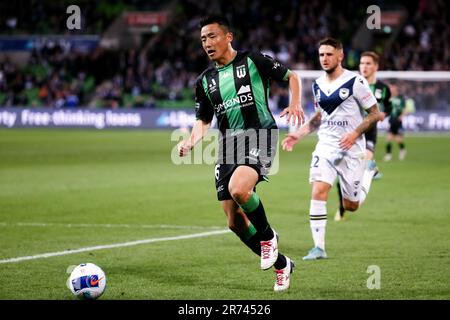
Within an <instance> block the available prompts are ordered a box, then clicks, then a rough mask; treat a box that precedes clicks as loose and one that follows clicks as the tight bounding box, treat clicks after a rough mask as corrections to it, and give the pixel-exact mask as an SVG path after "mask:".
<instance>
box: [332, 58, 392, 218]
mask: <svg viewBox="0 0 450 320" xmlns="http://www.w3.org/2000/svg"><path fill="white" fill-rule="evenodd" d="M379 61H380V57H379V56H378V54H376V53H375V52H373V51H365V52H363V53H362V54H361V58H360V60H359V72H360V73H361V75H362V76H363V77H364V78H366V80H367V82H368V83H369V87H370V89H371V90H372V93H373V94H374V96H375V98H376V99H377V102H378V107H379V109H380V119H379V121H383V120H384V118H386V117H387V116H389V115H390V113H391V110H392V107H391V103H390V98H391V91H390V90H389V86H388V85H386V84H385V83H383V82H381V81H380V80H378V79H377V71H378V67H379ZM377 131H378V130H377V125H376V123H375V124H374V125H373V126H372V127H371V128H370V129H369V130H368V131H367V132H366V133H365V134H364V135H365V138H366V160H368V162H367V168H366V172H365V174H372V170H371V169H372V168H376V167H377V165H376V163H375V159H374V154H375V147H376V144H377V134H378V132H377ZM373 177H374V179H377V178H378V179H379V178H381V173H380V172H379V171H378V169H377V170H376V173H375V175H374V176H373ZM337 190H338V195H339V210H338V211H337V212H336V215H335V216H334V220H336V221H341V220H342V219H343V218H344V215H345V209H344V206H343V205H342V194H341V191H340V190H341V188H340V186H339V182H338V188H337Z"/></svg>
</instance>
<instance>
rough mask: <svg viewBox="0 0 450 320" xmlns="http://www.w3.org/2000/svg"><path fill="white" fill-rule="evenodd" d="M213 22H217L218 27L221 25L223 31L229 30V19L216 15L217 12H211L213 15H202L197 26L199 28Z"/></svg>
mask: <svg viewBox="0 0 450 320" xmlns="http://www.w3.org/2000/svg"><path fill="white" fill-rule="evenodd" d="M213 23H217V24H218V25H219V26H220V27H222V28H223V29H224V30H225V32H229V31H230V29H231V28H230V21H228V19H227V18H226V17H224V16H221V15H218V14H213V15H209V16H206V17H204V18H203V19H202V20H200V23H199V27H200V29H201V28H203V27H204V26H206V25H208V24H213Z"/></svg>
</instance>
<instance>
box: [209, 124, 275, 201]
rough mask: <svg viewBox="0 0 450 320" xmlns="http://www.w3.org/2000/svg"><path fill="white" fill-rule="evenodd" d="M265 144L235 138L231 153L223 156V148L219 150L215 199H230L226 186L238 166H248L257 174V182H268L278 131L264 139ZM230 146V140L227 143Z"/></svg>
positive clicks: (215, 173)
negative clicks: (254, 143)
mask: <svg viewBox="0 0 450 320" xmlns="http://www.w3.org/2000/svg"><path fill="white" fill-rule="evenodd" d="M264 140H265V141H266V142H261V143H259V142H258V143H257V144H256V145H253V144H251V143H250V142H249V140H248V139H242V140H241V139H240V137H236V140H235V141H234V144H233V145H234V149H233V152H231V153H228V155H225V153H226V152H224V149H226V148H224V147H222V145H221V148H220V149H219V155H220V154H222V156H221V157H220V156H219V160H218V161H217V163H216V165H215V167H214V176H215V180H216V191H217V199H218V200H219V201H223V200H230V199H232V197H231V194H230V192H229V190H228V184H229V182H230V179H231V176H232V175H233V173H234V171H235V170H236V169H237V168H238V167H239V166H248V167H251V168H253V169H254V170H255V171H256V172H257V173H258V176H259V178H258V182H260V181H268V180H269V179H268V177H267V176H268V174H269V171H270V168H271V167H272V164H273V160H274V159H275V155H276V146H277V141H278V131H277V132H276V133H275V134H274V133H272V134H269V135H268V137H264ZM227 143H228V144H230V140H228V142H227Z"/></svg>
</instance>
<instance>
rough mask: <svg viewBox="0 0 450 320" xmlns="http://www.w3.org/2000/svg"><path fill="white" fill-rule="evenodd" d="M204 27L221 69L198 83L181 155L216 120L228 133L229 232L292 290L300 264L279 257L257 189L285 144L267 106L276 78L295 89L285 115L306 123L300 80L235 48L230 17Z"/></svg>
mask: <svg viewBox="0 0 450 320" xmlns="http://www.w3.org/2000/svg"><path fill="white" fill-rule="evenodd" d="M200 26H201V42H202V45H203V49H204V51H205V52H206V54H207V55H208V57H209V58H210V60H212V61H213V62H214V66H211V67H210V68H208V69H207V70H205V71H204V72H203V73H202V74H201V75H200V76H199V77H198V79H197V82H196V89H195V102H196V116H197V121H196V122H195V124H194V126H193V128H192V132H191V136H190V137H189V138H188V139H187V140H184V141H182V142H180V144H179V145H178V151H179V155H180V156H185V155H187V154H188V153H189V152H190V151H191V150H192V148H193V147H194V145H195V144H196V143H197V142H199V141H200V140H201V139H202V138H203V137H204V135H205V134H206V132H207V130H208V128H209V127H210V124H211V121H212V119H213V116H214V114H215V115H216V117H217V123H218V128H219V131H220V133H221V136H220V140H219V160H218V162H217V165H216V167H215V176H216V189H217V198H218V200H219V201H220V203H221V206H222V208H223V210H224V212H225V214H226V216H227V219H228V226H229V228H230V229H231V230H232V231H233V232H234V233H235V234H236V235H237V236H238V237H239V238H240V239H241V240H242V242H244V243H245V244H246V245H247V246H248V247H249V248H250V249H251V250H252V251H253V252H255V253H256V254H258V255H260V257H261V258H260V262H261V264H260V265H261V269H263V270H267V269H269V268H271V267H272V266H274V267H275V273H276V281H275V285H274V290H275V291H282V290H286V289H288V288H289V284H290V274H291V273H292V271H293V267H294V263H293V262H292V261H291V259H289V258H288V257H287V256H285V255H283V254H282V253H281V252H279V250H278V235H277V233H276V232H275V231H274V230H273V229H272V228H271V226H270V224H269V222H268V221H267V217H266V213H265V210H264V207H263V205H262V202H261V200H260V199H259V196H258V195H257V193H256V189H255V186H256V185H257V184H258V182H260V181H263V180H266V179H267V177H266V175H267V174H268V173H269V170H270V167H271V165H272V161H273V158H274V156H275V152H276V150H275V147H276V145H277V141H278V128H277V126H276V123H275V120H274V118H273V116H272V113H271V112H270V110H269V107H268V105H267V96H268V90H269V80H271V79H273V80H276V81H287V82H288V83H289V89H290V91H291V102H290V105H289V106H288V107H287V108H285V109H284V110H283V112H282V113H281V116H283V115H287V120H288V122H289V121H298V122H299V123H301V122H302V121H303V119H304V114H303V109H302V107H301V105H300V90H301V86H300V81H299V78H298V76H297V75H296V74H295V72H291V71H290V70H289V69H287V68H286V67H285V66H283V65H282V64H280V63H279V62H278V61H275V60H273V59H272V58H271V57H269V56H265V55H263V54H261V53H259V52H248V51H236V50H235V49H233V47H232V45H231V42H232V41H233V33H232V32H231V31H230V27H229V23H228V21H227V19H226V18H224V17H220V16H211V17H208V18H205V19H204V20H202V21H201V23H200ZM264 135H266V137H265V138H262V137H263V136H264ZM247 138H248V139H247ZM255 139H256V140H258V143H257V145H254V148H251V143H250V142H249V140H255ZM260 139H262V140H260ZM230 149H231V150H232V153H231V154H229V153H228V151H229V150H230Z"/></svg>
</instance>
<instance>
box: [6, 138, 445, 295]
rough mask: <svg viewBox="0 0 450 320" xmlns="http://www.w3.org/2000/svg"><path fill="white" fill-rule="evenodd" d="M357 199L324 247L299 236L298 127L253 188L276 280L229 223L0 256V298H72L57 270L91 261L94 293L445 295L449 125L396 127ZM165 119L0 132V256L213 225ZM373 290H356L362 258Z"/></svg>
mask: <svg viewBox="0 0 450 320" xmlns="http://www.w3.org/2000/svg"><path fill="white" fill-rule="evenodd" d="M379 140H380V141H379V145H378V146H379V150H378V154H377V159H378V160H379V161H378V163H379V167H380V169H381V171H382V173H383V174H384V176H383V178H382V179H381V180H379V181H374V183H373V184H372V188H371V192H370V194H369V197H368V199H367V202H366V203H365V205H364V206H363V207H362V208H361V209H360V211H359V212H357V213H353V214H351V215H350V216H349V218H348V220H347V221H344V222H335V221H334V220H333V216H334V213H335V211H336V209H337V196H336V190H335V189H333V191H332V194H331V197H330V199H329V201H328V226H327V252H328V255H329V259H327V260H321V261H314V262H304V261H302V260H301V258H302V257H303V256H304V255H305V254H306V253H307V251H308V250H309V249H310V248H311V247H312V239H311V234H310V229H309V221H308V209H309V201H310V186H309V184H308V170H309V163H310V156H311V152H312V150H313V147H314V144H315V142H316V137H314V136H311V137H309V138H307V139H306V140H305V141H303V142H301V143H300V144H299V145H298V146H297V148H296V150H295V151H294V152H293V153H286V152H280V170H279V172H278V173H277V174H276V175H272V176H271V178H270V182H269V183H265V182H264V183H261V184H260V185H259V186H258V193H259V195H260V197H261V199H262V201H263V203H264V205H265V208H266V211H267V215H268V217H269V221H270V223H271V224H272V226H273V227H274V228H276V230H277V231H278V233H279V235H280V249H281V251H282V252H284V253H286V254H287V255H288V256H290V257H291V258H293V259H294V260H295V261H296V265H297V268H296V270H295V272H294V274H293V275H292V282H291V288H290V290H289V291H288V292H283V293H274V292H273V291H272V287H273V283H274V273H273V272H272V271H261V270H259V258H258V257H257V256H256V255H254V254H253V253H252V252H250V251H249V250H248V249H247V248H246V247H245V246H244V245H243V244H242V243H241V242H240V240H239V239H238V238H237V237H236V236H235V235H234V234H232V233H223V234H216V235H211V236H208V237H203V238H190V239H176V240H173V241H156V242H151V243H146V244H139V245H135V246H128V247H127V246H125V247H116V248H109V249H103V250H92V251H90V250H88V251H86V252H80V253H75V254H67V255H61V256H53V257H48V258H40V259H31V260H25V261H19V262H8V263H0V284H1V285H0V299H75V298H74V297H73V296H72V294H71V293H70V292H69V290H68V288H67V287H66V279H67V278H68V274H67V273H66V270H67V268H68V267H69V266H70V265H76V264H79V263H83V262H92V263H96V264H98V265H99V266H101V267H102V268H103V269H104V271H105V272H106V275H107V280H108V283H107V289H106V291H105V293H104V295H103V296H102V298H101V299H450V188H449V177H450V166H449V164H450V136H448V135H444V136H441V137H438V136H413V135H407V137H406V145H407V148H408V155H407V158H406V160H405V161H403V162H400V161H398V160H397V158H396V155H397V151H398V149H397V147H396V146H395V148H394V152H395V153H394V159H393V160H392V161H391V162H389V163H383V162H381V157H382V153H383V149H384V138H383V137H380V138H379ZM174 145H175V142H173V141H171V140H170V132H169V131H128V130H123V131H120V130H118V131H94V130H92V131H91V130H56V129H54V130H0V244H1V246H0V260H2V261H4V260H6V259H10V258H17V257H24V256H35V255H39V254H43V253H52V252H64V251H66V250H74V249H79V248H86V247H92V246H99V245H109V244H117V243H127V242H130V241H136V240H144V239H159V238H166V237H178V236H182V235H191V234H198V233H204V232H213V231H218V230H225V229H226V220H225V215H224V213H223V212H222V211H221V209H220V206H219V203H218V202H217V200H216V194H215V189H214V180H213V172H214V168H213V166H212V165H181V166H177V165H174V164H173V163H172V162H171V158H170V154H171V150H172V148H173V147H174ZM372 265H376V266H378V267H379V268H380V271H381V278H380V281H381V282H380V283H381V288H380V289H379V290H377V289H372V290H369V289H368V288H367V279H368V278H369V277H370V276H371V274H370V273H368V272H367V269H368V267H369V266H372Z"/></svg>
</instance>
